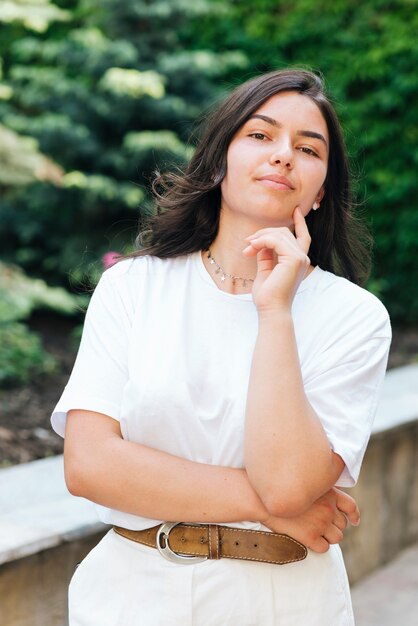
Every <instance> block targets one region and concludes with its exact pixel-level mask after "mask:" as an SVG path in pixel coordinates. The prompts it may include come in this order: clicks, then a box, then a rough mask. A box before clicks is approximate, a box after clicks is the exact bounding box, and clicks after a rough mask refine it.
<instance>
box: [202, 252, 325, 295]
mask: <svg viewBox="0 0 418 626" xmlns="http://www.w3.org/2000/svg"><path fill="white" fill-rule="evenodd" d="M192 257H193V261H194V265H195V267H196V269H197V271H198V274H199V276H200V277H201V278H202V279H203V281H204V282H205V283H206V284H207V285H208V286H209V287H211V289H212V290H213V292H216V293H218V294H219V295H220V296H221V297H225V298H227V299H228V298H229V299H232V300H244V301H247V302H252V301H253V296H252V293H228V292H227V291H222V289H219V287H218V285H217V284H216V283H215V281H214V279H213V278H212V276H211V275H210V274H209V272H208V270H207V269H206V266H205V264H204V263H203V259H202V254H201V251H200V250H199V251H197V252H195V253H194V254H193V255H192ZM320 272H321V268H320V267H319V266H318V265H316V266H315V267H314V269H313V270H312V272H311V273H310V274H309V275H308V276H306V278H304V279H303V281H302V282H301V283H300V285H299V287H298V290H297V292H296V295H298V294H299V293H301V292H302V291H304V290H305V289H307V288H308V287H309V286H311V285H312V284H313V283H314V282H315V281H316V278H317V277H318V275H319V273H320Z"/></svg>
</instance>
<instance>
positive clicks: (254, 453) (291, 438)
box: [245, 310, 344, 516]
mask: <svg viewBox="0 0 418 626" xmlns="http://www.w3.org/2000/svg"><path fill="white" fill-rule="evenodd" d="M245 428H246V438H245V466H246V470H247V472H248V476H249V479H250V481H251V483H252V484H253V486H254V488H255V489H256V491H257V493H258V494H259V495H260V497H261V498H262V500H263V502H264V503H265V505H266V506H267V508H268V510H270V511H272V513H273V514H274V515H278V516H293V515H297V514H298V513H300V512H301V511H303V510H305V509H306V508H308V507H309V506H310V504H312V502H314V501H315V500H316V499H317V498H319V497H320V496H321V495H322V494H323V493H325V492H326V491H328V489H330V487H331V486H332V485H334V484H335V482H336V480H337V478H338V477H339V475H340V473H341V471H342V469H343V467H344V463H343V461H342V459H341V458H340V457H338V456H337V455H336V454H334V453H333V452H332V450H331V448H330V445H329V442H328V439H327V436H326V434H325V431H324V429H323V427H322V425H321V423H320V421H319V418H318V417H317V415H316V414H315V412H314V410H313V409H312V407H311V405H310V404H309V402H308V400H307V398H306V395H305V392H304V387H303V381H302V374H301V369H300V364H299V357H298V352H297V346H296V339H295V334H294V327H293V320H292V317H291V314H290V312H288V311H287V310H284V311H279V310H277V311H268V312H263V313H262V314H260V318H259V333H258V337H257V341H256V345H255V350H254V355H253V361H252V367H251V374H250V381H249V388H248V398H247V409H246V427H245Z"/></svg>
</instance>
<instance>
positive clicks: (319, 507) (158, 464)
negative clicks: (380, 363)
mask: <svg viewBox="0 0 418 626" xmlns="http://www.w3.org/2000/svg"><path fill="white" fill-rule="evenodd" d="M301 219H302V220H303V218H301V217H300V216H296V219H295V225H296V238H295V237H294V236H293V235H292V234H291V233H290V231H288V229H265V230H264V231H260V232H259V233H257V234H256V237H255V238H253V239H252V241H251V243H250V244H249V246H248V249H246V254H248V255H257V261H258V273H257V279H256V281H255V284H254V288H253V297H254V301H255V304H256V305H257V309H258V312H259V322H260V323H259V333H258V338H257V342H256V346H255V351H254V355H253V363H252V369H251V375H250V382H249V389H248V398H247V415H246V441H245V469H237V468H230V467H222V466H213V465H206V464H202V463H196V462H192V461H188V460H186V459H183V458H180V457H176V456H173V455H170V454H167V453H165V452H162V451H160V450H155V449H152V448H149V447H147V446H143V445H141V444H138V443H135V442H131V441H126V440H124V439H123V437H122V434H121V431H120V427H119V423H118V422H117V421H116V420H114V419H112V418H111V417H108V416H105V415H102V414H99V413H95V412H91V411H84V410H72V411H70V412H69V414H68V418H67V426H66V433H65V448H64V461H65V475H66V481H67V486H68V488H69V490H70V492H71V493H73V494H74V495H77V496H83V497H85V498H88V499H89V500H91V501H93V502H96V503H98V504H102V505H104V506H107V507H110V508H114V509H117V510H120V511H125V512H128V513H132V514H136V515H140V516H143V517H149V518H151V519H162V520H173V521H188V522H207V523H228V522H237V521H243V520H254V521H258V522H261V523H263V524H264V525H265V526H267V527H268V528H270V529H271V530H273V531H275V532H283V533H286V534H288V535H291V536H293V537H294V538H295V539H298V540H299V541H301V542H302V543H304V544H305V545H307V546H308V547H310V548H311V549H313V550H315V551H318V552H324V551H325V550H327V549H328V547H329V544H330V543H339V542H340V541H341V539H342V537H343V531H344V529H345V527H346V525H347V522H348V521H349V522H351V523H352V524H357V523H358V522H359V512H358V508H357V505H356V503H355V501H354V500H353V499H352V498H350V496H348V495H347V494H344V493H343V492H341V491H339V490H338V489H335V488H334V487H333V486H334V484H335V483H336V481H337V479H338V477H339V476H340V474H341V472H342V470H343V468H344V461H343V460H342V459H341V457H339V456H338V455H337V454H335V453H334V452H333V451H332V450H331V447H330V445H329V442H328V440H327V437H326V434H325V432H324V430H323V428H322V426H321V423H320V420H319V418H318V416H317V415H316V414H315V412H314V411H313V409H312V407H311V406H310V404H309V402H308V400H307V398H306V396H305V393H304V389H303V384H302V379H301V372H300V364H299V360H298V354H297V347H296V341H295V336H294V329H293V321H292V318H291V314H290V305H291V302H292V299H293V295H294V293H295V291H296V289H297V285H298V284H299V283H300V281H301V280H302V278H303V276H304V275H305V272H306V269H307V266H308V263H309V259H307V256H306V253H304V251H303V248H305V247H306V250H307V249H308V248H309V240H308V239H309V233H307V229H306V225H305V224H304V220H303V222H302V221H301ZM283 230H284V231H285V232H283ZM265 231H268V232H265ZM271 231H272V232H271ZM279 231H280V232H279ZM295 241H296V242H297V241H299V243H298V245H297V246H295ZM272 250H274V251H275V253H276V254H277V256H278V257H279V263H277V262H276V261H275V258H274V256H273V254H272ZM278 345H279V346H280V347H281V349H280V351H278V350H277V349H276V348H275V346H278ZM278 407H280V410H278Z"/></svg>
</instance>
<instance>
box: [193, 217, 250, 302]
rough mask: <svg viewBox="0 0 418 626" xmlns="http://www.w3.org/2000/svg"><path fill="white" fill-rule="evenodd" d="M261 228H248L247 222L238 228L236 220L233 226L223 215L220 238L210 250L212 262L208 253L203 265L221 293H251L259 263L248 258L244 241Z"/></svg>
mask: <svg viewBox="0 0 418 626" xmlns="http://www.w3.org/2000/svg"><path fill="white" fill-rule="evenodd" d="M259 228H261V226H260V225H256V224H252V223H251V224H249V223H247V222H246V221H244V220H240V221H239V223H238V224H237V223H236V221H235V220H234V223H232V222H230V221H229V220H228V219H227V218H225V215H224V214H223V212H222V211H221V215H220V222H219V229H218V234H217V236H216V238H215V240H214V241H213V242H212V244H211V246H210V256H211V258H209V257H208V253H207V252H205V253H203V262H204V264H205V267H206V269H207V271H208V273H209V274H210V276H211V277H212V279H213V280H214V281H215V283H216V285H217V286H218V287H219V289H221V290H222V291H227V292H228V293H235V294H238V293H250V292H251V288H252V281H253V280H254V278H255V276H256V273H257V259H256V258H255V257H253V258H249V257H245V256H244V255H243V254H242V251H243V250H244V248H245V247H246V246H247V245H248V244H247V243H246V241H245V238H246V237H248V236H249V235H252V234H253V233H255V232H256V231H257V230H258V229H259ZM219 267H220V268H221V271H220V270H219ZM227 275H229V276H227ZM223 276H225V278H224V279H223V278H222V277H223ZM230 276H235V277H238V280H235V281H234V280H233V279H232V278H230Z"/></svg>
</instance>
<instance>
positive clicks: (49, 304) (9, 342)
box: [0, 262, 86, 388]
mask: <svg viewBox="0 0 418 626" xmlns="http://www.w3.org/2000/svg"><path fill="white" fill-rule="evenodd" d="M85 304H86V303H85V299H84V298H80V297H76V296H73V295H70V294H69V293H68V292H66V291H65V289H63V288H60V287H48V285H47V284H46V283H45V282H44V281H43V280H40V279H33V278H29V277H28V276H26V275H25V274H24V272H23V271H22V270H21V269H20V268H18V267H15V266H11V265H6V264H5V263H1V262H0V388H1V387H5V386H10V385H23V384H27V383H29V382H30V381H31V380H32V378H33V377H34V376H39V375H41V374H49V373H51V372H52V371H54V369H55V367H56V361H55V359H54V357H53V356H52V355H51V354H49V353H48V352H46V351H45V350H44V348H43V346H42V343H41V341H40V339H39V337H38V335H37V334H36V333H34V332H33V331H31V330H30V329H29V328H28V327H27V326H26V325H25V324H22V323H21V321H20V320H26V319H28V318H29V317H30V315H31V314H32V313H33V311H35V310H40V309H42V310H48V311H53V312H54V313H57V314H60V315H74V314H76V313H78V312H79V311H80V309H81V307H82V306H83V305H85Z"/></svg>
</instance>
